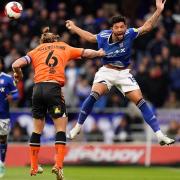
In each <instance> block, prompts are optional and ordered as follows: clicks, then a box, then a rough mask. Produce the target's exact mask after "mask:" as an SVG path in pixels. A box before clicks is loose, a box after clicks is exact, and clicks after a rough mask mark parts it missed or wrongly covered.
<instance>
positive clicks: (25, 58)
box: [22, 55, 32, 64]
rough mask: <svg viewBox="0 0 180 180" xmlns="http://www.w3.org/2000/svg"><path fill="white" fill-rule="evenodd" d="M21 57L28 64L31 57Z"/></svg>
mask: <svg viewBox="0 0 180 180" xmlns="http://www.w3.org/2000/svg"><path fill="white" fill-rule="evenodd" d="M22 59H23V60H24V61H26V62H27V64H30V63H31V62H32V59H31V57H30V56H28V55H26V56H23V57H22Z"/></svg>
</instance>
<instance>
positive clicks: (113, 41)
mask: <svg viewBox="0 0 180 180" xmlns="http://www.w3.org/2000/svg"><path fill="white" fill-rule="evenodd" d="M110 40H111V41H112V43H116V42H119V41H120V40H119V39H118V38H117V37H116V36H115V35H114V34H112V35H111V38H110Z"/></svg>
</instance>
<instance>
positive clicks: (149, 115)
mask: <svg viewBox="0 0 180 180" xmlns="http://www.w3.org/2000/svg"><path fill="white" fill-rule="evenodd" d="M137 107H138V108H139V109H140V110H141V113H142V115H143V118H144V120H145V121H146V123H147V124H148V125H149V126H150V127H151V128H152V130H153V131H154V132H157V131H160V126H159V123H158V121H157V118H156V116H155V114H154V113H153V111H152V110H151V108H150V107H149V106H148V104H147V103H146V101H145V100H144V99H141V100H140V101H139V102H138V103H137Z"/></svg>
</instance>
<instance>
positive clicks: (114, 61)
mask: <svg viewBox="0 0 180 180" xmlns="http://www.w3.org/2000/svg"><path fill="white" fill-rule="evenodd" d="M111 35H112V30H103V31H101V32H100V33H99V34H97V35H96V39H97V43H98V48H102V49H103V50H104V51H105V52H106V56H105V57H103V58H102V63H103V64H104V65H105V64H111V65H114V66H119V67H127V66H129V64H130V63H131V49H132V43H133V40H134V39H135V38H136V37H137V36H138V29H135V28H129V29H127V31H126V32H125V35H124V39H123V40H122V41H120V42H115V43H110V42H109V40H110V37H111Z"/></svg>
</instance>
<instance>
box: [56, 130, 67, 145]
mask: <svg viewBox="0 0 180 180" xmlns="http://www.w3.org/2000/svg"><path fill="white" fill-rule="evenodd" d="M55 144H63V145H65V144H66V133H65V132H63V131H59V132H57V133H56V137H55Z"/></svg>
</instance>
